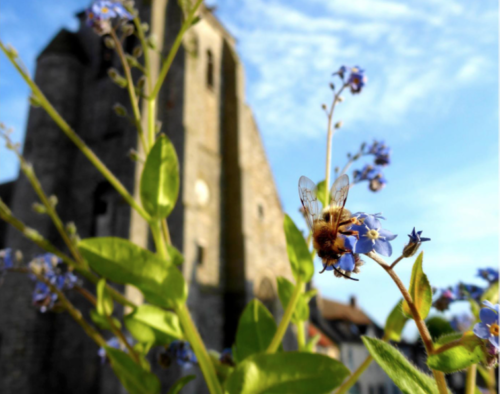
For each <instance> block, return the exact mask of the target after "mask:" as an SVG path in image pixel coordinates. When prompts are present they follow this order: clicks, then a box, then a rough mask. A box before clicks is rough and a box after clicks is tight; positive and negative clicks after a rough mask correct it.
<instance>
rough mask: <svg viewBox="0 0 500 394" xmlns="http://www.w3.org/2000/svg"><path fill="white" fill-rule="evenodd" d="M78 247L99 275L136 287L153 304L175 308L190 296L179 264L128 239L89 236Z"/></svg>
mask: <svg viewBox="0 0 500 394" xmlns="http://www.w3.org/2000/svg"><path fill="white" fill-rule="evenodd" d="M78 249H79V250H80V252H81V253H82V255H83V257H84V258H85V259H86V260H87V261H88V263H89V265H90V267H91V268H92V269H93V270H94V271H96V272H97V273H98V274H99V275H101V276H103V277H105V278H107V279H109V280H111V281H113V282H116V283H121V284H130V285H133V286H135V287H137V288H138V289H139V290H140V291H141V292H142V293H143V294H144V296H145V297H146V299H147V300H148V301H149V302H150V303H151V304H155V305H158V306H161V307H163V308H173V307H175V306H177V305H181V304H183V303H184V302H185V300H186V298H187V285H186V282H185V280H184V277H183V276H182V274H181V272H180V271H179V270H178V269H177V268H176V267H174V266H172V265H171V264H170V263H169V262H167V261H166V260H163V259H161V258H160V257H158V256H157V255H155V254H153V253H151V252H150V251H149V250H146V249H143V248H141V247H139V246H137V245H135V244H133V243H132V242H130V241H128V240H126V239H122V238H114V237H105V238H87V239H84V240H83V241H81V242H80V243H79V244H78Z"/></svg>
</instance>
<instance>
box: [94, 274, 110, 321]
mask: <svg viewBox="0 0 500 394" xmlns="http://www.w3.org/2000/svg"><path fill="white" fill-rule="evenodd" d="M96 287H97V305H96V309H97V313H98V314H100V315H102V316H111V314H112V313H113V308H114V303H113V298H111V296H110V294H109V292H108V290H107V289H106V279H104V278H101V279H99V281H98V282H97V286H96Z"/></svg>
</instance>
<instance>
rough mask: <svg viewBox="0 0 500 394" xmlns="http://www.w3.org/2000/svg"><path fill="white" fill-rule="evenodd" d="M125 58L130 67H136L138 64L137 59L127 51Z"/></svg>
mask: <svg viewBox="0 0 500 394" xmlns="http://www.w3.org/2000/svg"><path fill="white" fill-rule="evenodd" d="M125 59H127V63H128V65H129V66H130V67H137V66H138V65H139V62H138V61H137V59H136V58H135V57H134V56H132V55H129V54H128V53H127V54H126V55H125Z"/></svg>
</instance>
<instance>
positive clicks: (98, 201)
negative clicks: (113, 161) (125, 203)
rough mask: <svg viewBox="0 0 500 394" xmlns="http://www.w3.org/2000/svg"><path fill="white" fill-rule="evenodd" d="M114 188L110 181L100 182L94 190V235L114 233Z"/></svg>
mask: <svg viewBox="0 0 500 394" xmlns="http://www.w3.org/2000/svg"><path fill="white" fill-rule="evenodd" d="M113 191H114V190H113V188H112V187H111V185H110V184H109V183H108V182H103V183H100V184H99V185H98V186H97V188H96V190H95V192H94V212H93V218H92V230H91V233H92V236H94V237H106V236H110V235H112V225H113V213H114V212H113V211H114V206H113V205H114V204H113V200H114V198H113Z"/></svg>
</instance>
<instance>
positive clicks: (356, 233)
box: [339, 230, 359, 239]
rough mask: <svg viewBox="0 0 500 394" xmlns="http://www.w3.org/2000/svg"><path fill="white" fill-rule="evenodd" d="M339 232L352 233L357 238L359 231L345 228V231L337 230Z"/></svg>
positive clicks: (343, 233)
mask: <svg viewBox="0 0 500 394" xmlns="http://www.w3.org/2000/svg"><path fill="white" fill-rule="evenodd" d="M339 233H340V234H342V235H354V236H355V237H356V238H358V239H359V231H355V230H347V231H339Z"/></svg>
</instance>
